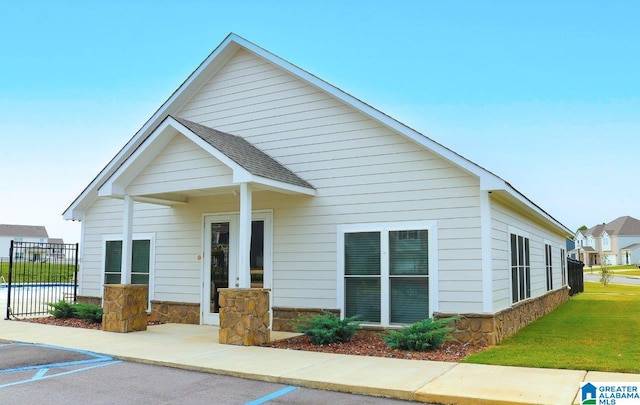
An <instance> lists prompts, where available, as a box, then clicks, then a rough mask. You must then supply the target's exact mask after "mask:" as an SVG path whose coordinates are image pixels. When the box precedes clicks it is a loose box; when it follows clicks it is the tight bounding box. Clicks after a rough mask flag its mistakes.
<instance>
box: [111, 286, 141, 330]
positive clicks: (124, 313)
mask: <svg viewBox="0 0 640 405" xmlns="http://www.w3.org/2000/svg"><path fill="white" fill-rule="evenodd" d="M147 297H148V287H147V286H146V285H144V284H105V286H104V303H103V306H102V308H103V310H104V314H103V316H102V330H104V331H107V332H120V333H125V332H134V331H141V330H147Z"/></svg>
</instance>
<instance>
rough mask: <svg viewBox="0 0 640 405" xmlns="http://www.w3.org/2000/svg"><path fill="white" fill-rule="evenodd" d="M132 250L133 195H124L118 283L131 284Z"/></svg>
mask: <svg viewBox="0 0 640 405" xmlns="http://www.w3.org/2000/svg"><path fill="white" fill-rule="evenodd" d="M132 250H133V197H131V196H130V195H125V196H124V207H123V210H122V267H121V269H120V271H121V273H120V284H131V252H132Z"/></svg>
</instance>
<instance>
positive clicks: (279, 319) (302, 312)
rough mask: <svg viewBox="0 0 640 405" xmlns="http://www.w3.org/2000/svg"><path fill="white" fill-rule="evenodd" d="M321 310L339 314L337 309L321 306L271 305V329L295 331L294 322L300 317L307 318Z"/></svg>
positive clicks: (319, 312)
mask: <svg viewBox="0 0 640 405" xmlns="http://www.w3.org/2000/svg"><path fill="white" fill-rule="evenodd" d="M322 311H327V312H332V313H334V314H335V315H338V316H339V315H340V310H339V309H322V308H284V307H273V308H272V309H271V312H272V313H273V325H272V327H273V330H277V331H282V332H296V323H297V322H298V320H299V319H300V318H307V317H309V316H312V315H318V314H321V313H322Z"/></svg>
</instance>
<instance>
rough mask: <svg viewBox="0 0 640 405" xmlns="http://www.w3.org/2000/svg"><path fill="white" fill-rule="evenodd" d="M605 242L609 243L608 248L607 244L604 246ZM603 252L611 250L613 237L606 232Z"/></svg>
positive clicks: (603, 238) (603, 239)
mask: <svg viewBox="0 0 640 405" xmlns="http://www.w3.org/2000/svg"><path fill="white" fill-rule="evenodd" d="M605 240H606V241H607V242H608V243H607V245H606V247H605V244H604V241H605ZM602 250H603V251H605V250H606V251H609V250H611V236H609V234H608V233H606V232H604V233H603V234H602Z"/></svg>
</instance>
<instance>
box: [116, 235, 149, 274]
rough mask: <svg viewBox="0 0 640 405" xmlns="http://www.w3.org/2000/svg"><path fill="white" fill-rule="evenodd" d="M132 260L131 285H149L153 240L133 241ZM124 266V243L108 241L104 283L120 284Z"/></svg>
mask: <svg viewBox="0 0 640 405" xmlns="http://www.w3.org/2000/svg"><path fill="white" fill-rule="evenodd" d="M131 254H132V260H131V283H132V284H147V285H148V284H149V265H150V258H151V240H149V239H136V240H133V247H132V252H131ZM121 266H122V241H121V240H108V241H106V244H105V258H104V283H105V284H120V282H121Z"/></svg>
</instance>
